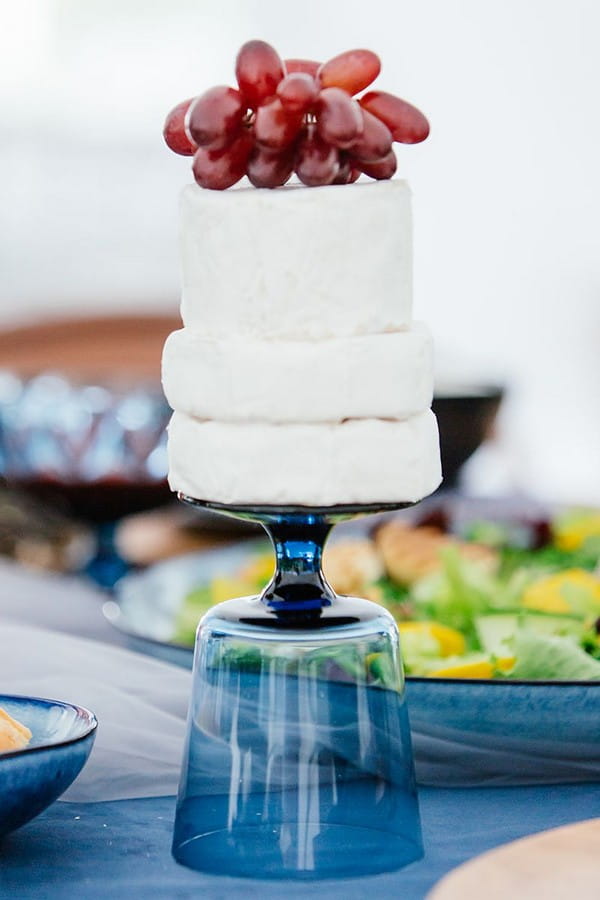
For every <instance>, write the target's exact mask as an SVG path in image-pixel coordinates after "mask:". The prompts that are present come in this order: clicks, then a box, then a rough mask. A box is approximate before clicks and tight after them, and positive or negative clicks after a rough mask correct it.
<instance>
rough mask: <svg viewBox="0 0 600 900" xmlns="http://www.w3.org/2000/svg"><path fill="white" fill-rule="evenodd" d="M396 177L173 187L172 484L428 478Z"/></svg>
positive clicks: (200, 495)
mask: <svg viewBox="0 0 600 900" xmlns="http://www.w3.org/2000/svg"><path fill="white" fill-rule="evenodd" d="M411 244H412V225H411V212H410V191H409V188H408V186H407V185H406V183H405V182H402V181H383V182H371V183H365V184H355V185H351V186H331V187H322V188H305V187H300V186H290V187H286V188H280V189H277V190H272V191H270V190H257V189H255V188H241V189H237V190H229V191H222V192H220V191H208V190H203V189H202V188H199V187H197V186H196V185H190V186H188V187H186V188H185V189H184V191H183V195H182V204H181V247H182V268H183V297H182V305H181V311H182V319H183V324H184V328H183V329H182V330H180V331H176V332H174V333H173V334H172V335H170V336H169V338H168V340H167V343H166V345H165V351H164V355H163V385H164V389H165V394H166V396H167V399H168V401H169V403H170V404H171V406H172V407H173V409H174V410H175V413H174V416H173V419H172V421H171V425H170V428H169V481H170V484H171V487H172V488H173V489H174V490H177V491H182V492H183V493H185V494H188V495H190V496H193V497H196V498H197V499H202V500H212V501H217V502H220V503H226V504H231V505H235V504H238V505H242V504H265V505H267V504H276V505H303V506H330V505H335V504H353V503H357V504H358V503H384V502H400V501H414V500H418V499H420V498H421V497H424V496H426V495H427V494H429V493H431V491H433V490H434V489H435V488H436V487H437V486H438V484H439V482H440V479H441V474H440V459H439V445H438V434H437V426H436V421H435V418H434V416H433V413H432V412H431V411H430V409H429V407H430V405H431V399H432V392H433V361H432V347H431V339H430V336H429V333H428V331H427V329H426V328H425V327H424V326H423V325H422V324H419V323H415V322H413V321H412V286H411V259H412V246H411Z"/></svg>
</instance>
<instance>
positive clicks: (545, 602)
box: [521, 569, 600, 614]
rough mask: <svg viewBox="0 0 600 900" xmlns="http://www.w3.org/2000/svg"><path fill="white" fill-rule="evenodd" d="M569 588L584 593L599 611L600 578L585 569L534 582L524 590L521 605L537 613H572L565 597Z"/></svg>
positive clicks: (568, 571)
mask: <svg viewBox="0 0 600 900" xmlns="http://www.w3.org/2000/svg"><path fill="white" fill-rule="evenodd" d="M569 587H573V588H576V589H577V590H583V591H585V592H586V595H588V596H589V598H590V600H591V601H592V602H593V603H594V604H596V603H597V604H598V608H599V609H600V578H598V577H597V576H596V575H592V573H591V572H586V570H585V569H566V570H565V571H564V572H556V573H555V574H554V575H548V576H547V577H546V578H541V579H540V580H539V581H535V582H534V583H533V584H531V585H529V587H528V588H526V589H525V591H524V593H523V597H522V600H521V603H522V605H523V606H525V607H526V608H527V609H535V610H538V611H539V612H545V613H557V614H560V613H573V612H574V610H573V608H572V606H571V605H570V604H569V601H568V596H567V591H568V588H569ZM565 588H566V589H567V590H566V591H565Z"/></svg>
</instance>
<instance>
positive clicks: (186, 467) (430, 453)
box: [168, 410, 441, 506]
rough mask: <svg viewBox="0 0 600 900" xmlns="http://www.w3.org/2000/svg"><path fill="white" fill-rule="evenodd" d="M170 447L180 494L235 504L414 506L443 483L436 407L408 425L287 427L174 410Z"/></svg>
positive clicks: (172, 480)
mask: <svg viewBox="0 0 600 900" xmlns="http://www.w3.org/2000/svg"><path fill="white" fill-rule="evenodd" d="M168 448H169V484H170V486H171V488H172V489H173V490H174V491H181V492H182V493H184V494H187V495H189V496H191V497H195V498H196V499H198V500H212V501H216V502H219V503H225V504H230V505H235V504H275V505H301V506H333V505H335V504H365V503H379V502H381V503H390V502H413V501H416V500H419V499H421V498H422V497H425V496H426V495H427V494H430V493H432V491H434V490H435V488H436V487H437V486H438V485H439V483H440V481H441V471H440V456H439V441H438V431H437V423H436V419H435V416H434V415H433V413H432V412H431V411H430V410H427V411H426V412H423V413H419V414H418V415H416V416H412V417H411V418H409V419H407V420H406V421H404V422H394V421H388V420H382V419H352V420H349V421H346V422H343V423H341V424H323V423H321V424H312V423H311V424H287V425H273V424H262V423H261V424H256V423H249V422H246V423H230V422H215V421H200V420H198V419H194V418H192V417H190V416H186V415H185V414H183V413H175V414H174V415H173V417H172V419H171V424H170V426H169V442H168Z"/></svg>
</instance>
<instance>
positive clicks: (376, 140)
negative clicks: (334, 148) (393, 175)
mask: <svg viewBox="0 0 600 900" xmlns="http://www.w3.org/2000/svg"><path fill="white" fill-rule="evenodd" d="M362 117H363V130H362V134H361V136H360V137H359V138H358V140H357V141H355V142H354V143H353V144H352V147H351V155H352V156H354V157H355V158H356V159H358V160H360V161H361V162H378V161H379V160H380V159H383V157H384V156H387V154H388V153H389V152H390V150H391V149H392V135H391V133H390V130H389V128H388V127H387V125H384V124H383V122H381V121H380V120H379V119H378V118H377V117H376V116H374V115H372V113H370V112H368V111H367V110H366V109H363V110H362Z"/></svg>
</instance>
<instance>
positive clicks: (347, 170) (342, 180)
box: [333, 153, 360, 184]
mask: <svg viewBox="0 0 600 900" xmlns="http://www.w3.org/2000/svg"><path fill="white" fill-rule="evenodd" d="M359 177H360V169H359V168H357V164H356V163H355V161H354V160H353V159H351V158H350V157H349V156H348V154H347V153H340V168H339V172H338V173H337V175H336V176H335V178H334V180H333V184H353V183H354V182H355V181H356V179H357V178H359Z"/></svg>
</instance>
